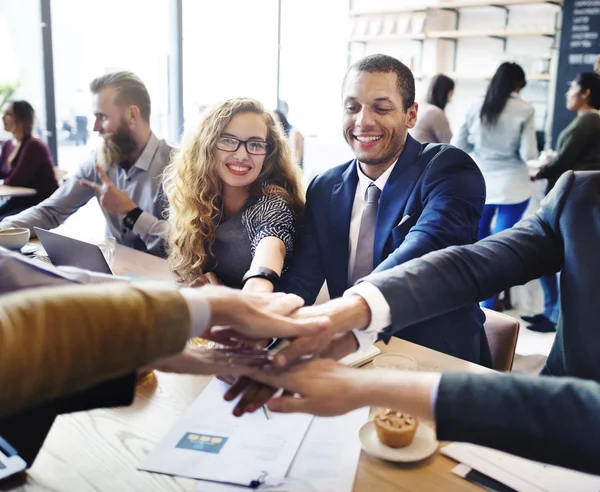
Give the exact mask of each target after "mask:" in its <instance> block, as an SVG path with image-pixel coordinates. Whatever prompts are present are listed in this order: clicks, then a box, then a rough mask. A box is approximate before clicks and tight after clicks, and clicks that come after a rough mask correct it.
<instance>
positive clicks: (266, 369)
mask: <svg viewBox="0 0 600 492" xmlns="http://www.w3.org/2000/svg"><path fill="white" fill-rule="evenodd" d="M211 284H212V283H211V282H207V283H206V284H203V285H205V286H204V287H202V288H200V289H194V290H195V291H196V292H197V293H198V294H199V295H202V296H203V297H204V298H205V299H206V300H207V301H208V303H209V305H210V310H211V317H210V322H209V328H208V329H207V330H206V331H205V332H204V333H203V334H202V338H205V339H207V340H211V341H213V342H217V344H219V345H218V346H217V348H212V349H208V348H206V347H202V346H200V347H196V346H192V345H188V346H187V347H186V348H185V349H184V351H183V352H182V353H181V354H180V355H178V356H176V357H173V358H170V359H167V360H165V361H163V362H162V363H160V364H159V365H157V366H154V368H155V369H158V370H160V371H164V372H175V373H185V374H217V375H220V377H221V379H224V380H226V381H227V382H229V383H230V384H232V386H231V388H230V389H229V391H228V392H227V393H226V395H225V398H226V399H227V400H234V399H235V398H237V397H238V396H240V395H241V398H240V400H239V401H238V403H237V405H236V406H235V409H234V415H237V416H241V415H243V414H244V413H246V412H254V411H256V410H257V409H259V408H260V407H261V406H262V405H264V404H265V403H266V402H267V401H269V399H271V398H272V397H273V396H274V395H275V394H276V393H278V392H279V393H281V392H280V391H279V390H280V387H282V386H283V385H280V384H279V383H278V381H279V380H280V379H279V378H285V377H286V376H285V375H286V374H289V372H290V371H293V372H294V373H295V374H296V375H297V374H298V371H300V372H303V371H307V374H310V373H311V372H313V371H314V370H316V368H319V367H321V365H323V370H326V372H330V373H334V372H336V371H344V370H346V368H345V367H344V366H342V365H341V364H339V363H337V362H334V361H331V360H328V361H325V360H314V361H311V360H312V359H316V358H318V357H323V358H327V359H340V358H342V357H344V356H346V355H348V354H350V353H352V352H355V351H356V350H357V348H358V343H357V341H356V338H355V337H354V335H353V334H352V332H351V330H352V329H354V328H362V327H366V326H368V324H369V323H370V312H369V310H368V306H367V304H366V302H365V301H364V300H363V299H362V298H361V297H360V296H348V297H344V298H341V299H336V300H334V301H330V302H328V303H326V304H321V305H318V306H310V307H303V304H304V301H303V300H302V299H301V298H300V297H298V296H296V295H293V294H283V293H270V294H255V293H246V292H242V291H239V290H235V289H230V288H227V287H223V286H217V285H214V284H212V285H211ZM357 307H358V308H359V310H360V312H361V313H362V315H359V316H356V315H352V316H348V315H341V316H340V313H344V312H346V313H352V312H354V313H357V312H358V311H357V309H356V308H357ZM273 338H277V339H283V342H282V343H280V344H279V345H278V347H277V348H276V349H273V350H269V348H268V347H269V345H270V344H271V342H272V341H273ZM309 361H311V362H309ZM324 364H325V365H324ZM303 377H304V376H303V375H302V374H300V376H299V379H298V378H295V380H298V381H301V380H302V378H303ZM333 377H335V376H333ZM281 381H283V379H281ZM287 400H288V398H286V395H284V397H283V398H277V399H275V400H274V401H272V402H271V403H270V404H269V406H270V408H272V409H273V410H276V411H277V410H278V411H282V410H283V408H284V407H283V406H285V405H286V403H285V402H286V401H287ZM282 405H283V406H282Z"/></svg>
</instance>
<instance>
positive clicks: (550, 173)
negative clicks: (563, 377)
mask: <svg viewBox="0 0 600 492" xmlns="http://www.w3.org/2000/svg"><path fill="white" fill-rule="evenodd" d="M565 98H566V105H567V109H568V110H570V111H576V112H577V115H576V116H575V119H574V120H573V121H572V122H571V123H569V125H568V126H567V127H566V128H565V129H564V130H563V131H562V132H560V134H559V136H558V140H557V143H556V154H555V156H554V158H552V159H551V160H550V161H549V162H547V163H545V164H544V165H543V166H542V167H541V168H540V169H539V170H535V169H534V170H532V173H533V179H547V180H548V185H547V187H546V193H549V192H550V190H552V188H553V187H554V185H555V184H556V182H557V181H558V178H560V176H561V175H562V174H563V173H564V172H565V171H568V170H570V169H573V170H576V171H579V170H588V171H589V170H600V138H599V137H600V115H598V109H600V76H598V75H597V74H596V73H594V72H584V73H579V74H577V77H575V79H574V80H573V81H572V82H571V86H570V87H569V90H568V91H567V93H566V94H565ZM540 283H541V284H542V290H543V291H544V312H543V313H540V314H534V315H533V316H521V318H522V319H523V321H526V322H528V323H531V325H530V326H529V327H528V328H529V329H530V330H534V331H539V332H542V333H547V332H554V331H556V323H557V322H558V315H559V290H558V278H557V275H556V274H555V273H553V274H550V275H545V276H543V277H542V278H541V279H540Z"/></svg>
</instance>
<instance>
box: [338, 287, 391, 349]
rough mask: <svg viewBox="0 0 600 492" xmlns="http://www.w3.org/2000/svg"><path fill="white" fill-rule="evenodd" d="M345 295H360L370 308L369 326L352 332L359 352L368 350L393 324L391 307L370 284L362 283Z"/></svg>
mask: <svg viewBox="0 0 600 492" xmlns="http://www.w3.org/2000/svg"><path fill="white" fill-rule="evenodd" d="M344 295H345V296H348V295H359V296H360V297H362V298H363V299H364V300H365V302H366V303H367V305H368V306H369V309H370V311H371V323H370V324H369V326H367V327H366V328H364V329H359V330H353V331H352V333H354V336H355V337H356V339H357V341H358V345H359V350H360V351H363V350H366V349H368V348H369V347H370V346H371V345H373V344H374V343H375V342H376V341H377V338H378V336H379V333H380V332H381V331H383V330H384V329H385V328H387V327H388V326H390V325H391V324H392V312H391V310H390V305H389V304H388V302H387V301H386V299H385V296H384V295H383V294H382V293H381V291H380V290H379V289H378V288H377V287H375V286H374V285H373V284H372V283H370V282H361V283H359V284H357V285H355V286H354V287H351V288H350V289H348V290H347V291H346V292H344Z"/></svg>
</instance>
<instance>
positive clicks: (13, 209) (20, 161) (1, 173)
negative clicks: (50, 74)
mask: <svg viewBox="0 0 600 492" xmlns="http://www.w3.org/2000/svg"><path fill="white" fill-rule="evenodd" d="M2 123H3V124H4V129H5V130H6V131H7V132H9V133H12V135H13V139H11V140H8V141H6V142H4V144H3V145H2V150H1V154H0V179H4V184H5V185H8V186H22V187H24V188H33V189H34V190H36V192H37V193H36V194H35V195H33V196H23V197H12V198H9V199H8V200H7V201H6V202H4V203H2V204H0V220H1V219H3V218H4V217H8V216H9V215H15V214H17V213H19V212H21V211H23V210H25V209H27V208H29V207H32V206H34V205H37V204H38V203H40V202H41V201H42V200H45V199H46V198H48V197H49V196H50V195H52V193H54V192H55V191H56V189H57V188H58V182H57V181H56V177H55V175H54V164H53V162H52V157H51V156H50V149H48V146H47V145H46V144H45V143H44V142H43V141H42V140H40V139H39V138H35V137H34V136H33V135H32V132H33V126H34V123H35V111H34V109H33V107H32V106H31V104H29V103H28V102H27V101H12V102H9V103H7V104H6V105H5V107H4V111H3V114H2Z"/></svg>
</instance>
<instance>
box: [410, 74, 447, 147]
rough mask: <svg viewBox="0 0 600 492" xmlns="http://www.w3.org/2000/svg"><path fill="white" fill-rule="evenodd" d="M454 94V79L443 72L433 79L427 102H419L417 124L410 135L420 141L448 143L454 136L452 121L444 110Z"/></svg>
mask: <svg viewBox="0 0 600 492" xmlns="http://www.w3.org/2000/svg"><path fill="white" fill-rule="evenodd" d="M453 94H454V81H453V80H452V79H451V78H450V77H447V76H446V75H443V74H438V75H436V76H435V77H433V78H432V79H431V83H430V84H429V89H428V90H427V97H426V98H425V102H424V103H422V104H419V113H418V117H417V124H416V125H415V126H414V128H413V129H412V130H410V135H411V137H413V138H414V139H416V140H418V141H419V142H427V143H430V142H431V143H448V142H450V139H451V138H452V130H451V129H450V122H449V121H448V117H447V116H446V112H445V111H444V110H445V108H446V105H447V104H448V103H450V100H451V99H452V95H453Z"/></svg>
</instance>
